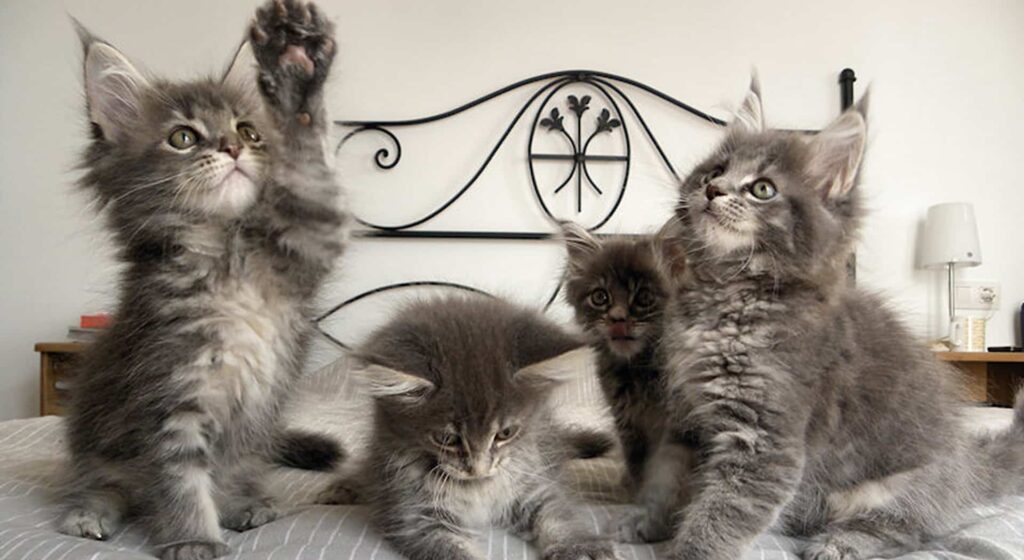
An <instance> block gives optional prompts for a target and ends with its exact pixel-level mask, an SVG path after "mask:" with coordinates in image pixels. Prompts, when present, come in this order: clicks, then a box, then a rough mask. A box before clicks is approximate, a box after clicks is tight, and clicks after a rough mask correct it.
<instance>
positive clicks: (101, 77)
mask: <svg viewBox="0 0 1024 560" xmlns="http://www.w3.org/2000/svg"><path fill="white" fill-rule="evenodd" d="M74 23H75V25H76V27H77V29H78V36H79V37H80V38H81V39H82V47H83V48H84V50H85V64H84V66H85V69H84V70H85V97H86V103H87V108H88V110H89V120H90V121H91V122H94V123H96V124H97V125H99V127H100V130H102V131H103V134H104V136H105V137H106V138H108V139H111V140H118V139H120V138H122V137H123V136H124V135H125V133H126V132H127V131H128V130H129V129H131V128H133V127H136V126H138V124H139V122H138V121H139V119H140V118H141V116H142V96H143V94H144V93H145V91H146V90H148V89H149V88H150V85H149V81H148V80H147V79H146V77H145V76H143V75H142V73H141V72H139V70H138V69H137V68H135V66H134V65H133V64H132V63H131V62H129V61H128V59H127V58H126V57H125V56H124V55H123V54H121V52H120V51H118V50H117V49H115V48H114V47H112V46H111V45H109V44H107V43H105V42H103V41H101V40H99V39H97V38H96V37H95V36H94V35H92V34H91V33H89V31H88V30H86V29H85V27H83V26H82V25H81V24H80V23H78V22H77V21H75V22H74Z"/></svg>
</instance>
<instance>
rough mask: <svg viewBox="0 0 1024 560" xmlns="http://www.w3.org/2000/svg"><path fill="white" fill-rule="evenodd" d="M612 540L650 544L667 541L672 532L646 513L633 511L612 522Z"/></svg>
mask: <svg viewBox="0 0 1024 560" xmlns="http://www.w3.org/2000/svg"><path fill="white" fill-rule="evenodd" d="M610 531H611V534H612V538H613V539H615V540H617V541H619V542H624V543H651V542H660V541H664V540H668V539H669V538H671V537H672V530H671V529H670V528H669V526H668V524H667V523H665V522H664V521H661V520H658V519H654V518H653V517H652V516H651V515H649V514H648V513H647V512H646V511H635V512H632V513H630V514H628V515H626V516H625V517H622V518H620V519H616V520H613V522H612V525H611V527H610Z"/></svg>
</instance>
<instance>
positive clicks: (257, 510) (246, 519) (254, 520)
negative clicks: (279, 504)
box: [220, 503, 277, 532]
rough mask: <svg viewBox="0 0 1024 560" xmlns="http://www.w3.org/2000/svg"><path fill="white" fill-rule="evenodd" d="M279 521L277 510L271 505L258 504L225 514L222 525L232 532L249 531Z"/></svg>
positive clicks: (221, 521)
mask: <svg viewBox="0 0 1024 560" xmlns="http://www.w3.org/2000/svg"><path fill="white" fill-rule="evenodd" d="M275 519H277V510H276V509H274V508H273V507H272V506H270V505H269V504H264V503H258V504H253V505H251V506H248V507H244V508H240V509H238V510H236V511H233V512H230V513H227V514H225V515H224V516H223V517H222V518H221V520H220V524H221V526H222V527H224V528H225V529H231V530H232V531H239V532H241V531H248V530H249V529H254V528H256V527H259V526H260V525H265V524H267V523H270V522H271V521H273V520H275Z"/></svg>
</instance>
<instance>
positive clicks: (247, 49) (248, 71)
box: [220, 41, 257, 93]
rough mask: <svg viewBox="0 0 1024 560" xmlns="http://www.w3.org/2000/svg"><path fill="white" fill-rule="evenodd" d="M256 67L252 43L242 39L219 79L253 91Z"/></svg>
mask: <svg viewBox="0 0 1024 560" xmlns="http://www.w3.org/2000/svg"><path fill="white" fill-rule="evenodd" d="M256 68H257V64H256V55H255V54H253V52H252V43H250V42H249V41H242V44H241V45H239V46H238V49H237V50H236V51H235V56H234V58H232V59H231V63H230V64H228V67H227V69H225V70H224V74H223V76H222V77H221V79H220V81H221V83H222V84H225V85H228V86H231V87H234V88H236V89H238V90H240V91H243V92H247V93H249V92H252V93H255V92H256Z"/></svg>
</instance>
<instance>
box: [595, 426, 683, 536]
mask: <svg viewBox="0 0 1024 560" xmlns="http://www.w3.org/2000/svg"><path fill="white" fill-rule="evenodd" d="M693 455H694V453H693V450H692V449H691V448H690V447H689V446H688V445H687V444H686V443H685V442H681V441H674V440H672V439H670V438H668V437H665V438H664V439H663V440H662V441H661V442H660V443H659V444H658V446H657V447H656V448H655V450H654V453H653V454H652V455H651V458H650V460H649V461H647V464H646V469H645V470H644V476H643V482H642V484H641V486H640V490H639V492H638V493H637V504H638V505H639V506H640V507H641V508H642V510H641V511H640V512H637V513H633V514H631V515H629V516H628V517H626V518H624V519H620V520H618V521H616V522H615V526H614V528H613V533H614V535H615V538H616V540H618V541H622V542H629V543H643V542H658V541H664V540H667V539H669V538H671V537H672V528H673V526H674V523H673V520H674V518H675V517H676V513H677V512H678V511H679V510H680V509H681V508H682V507H683V505H684V504H685V503H686V501H687V491H688V488H689V479H690V477H691V476H692V472H691V471H692V469H693V465H692V464H691V463H692V459H693Z"/></svg>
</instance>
